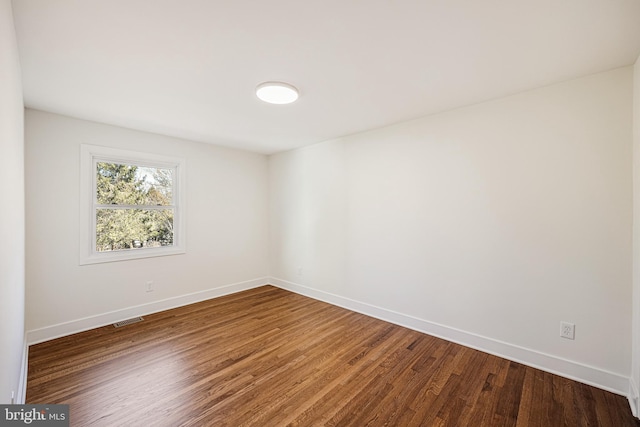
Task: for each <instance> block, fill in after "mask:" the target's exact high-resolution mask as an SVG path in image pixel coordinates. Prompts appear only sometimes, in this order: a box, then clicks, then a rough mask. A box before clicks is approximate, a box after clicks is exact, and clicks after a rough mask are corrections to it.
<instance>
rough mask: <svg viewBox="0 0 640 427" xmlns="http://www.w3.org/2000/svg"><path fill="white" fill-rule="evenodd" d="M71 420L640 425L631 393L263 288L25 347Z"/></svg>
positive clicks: (32, 367) (39, 381) (32, 379)
mask: <svg viewBox="0 0 640 427" xmlns="http://www.w3.org/2000/svg"><path fill="white" fill-rule="evenodd" d="M27 401H28V403H51V404H55V403H66V404H70V405H71V406H70V411H71V415H70V417H71V425H72V426H109V427H114V426H147V427H157V426H172V427H173V426H285V425H292V426H367V425H370V426H518V427H520V426H545V427H549V426H612V427H622V426H640V423H639V422H638V421H637V420H635V418H633V416H632V415H631V411H630V409H629V404H628V403H627V400H626V398H624V397H622V396H618V395H615V394H612V393H609V392H606V391H603V390H600V389H597V388H594V387H590V386H587V385H584V384H581V383H578V382H575V381H571V380H568V379H565V378H561V377H558V376H556V375H552V374H549V373H546V372H542V371H539V370H536V369H533V368H530V367H527V366H524V365H521V364H518V363H514V362H510V361H508V360H505V359H501V358H499V357H495V356H491V355H488V354H486V353H482V352H480V351H476V350H472V349H469V348H466V347H463V346H461V345H457V344H453V343H450V342H447V341H444V340H441V339H438V338H434V337H431V336H428V335H425V334H421V333H419V332H415V331H412V330H410V329H405V328H402V327H399V326H395V325H392V324H389V323H386V322H383V321H380V320H377V319H373V318H370V317H367V316H364V315H361V314H358V313H354V312H351V311H348V310H344V309H342V308H339V307H335V306H332V305H329V304H325V303H322V302H319V301H315V300H313V299H309V298H305V297H303V296H300V295H297V294H293V293H290V292H287V291H284V290H281V289H278V288H275V287H271V286H264V287H261V288H258V289H253V290H250V291H246V292H241V293H237V294H233V295H229V296H226V297H222V298H218V299H214V300H210V301H205V302H202V303H198V304H193V305H190V306H187V307H182V308H178V309H174V310H169V311H164V312H161V313H156V314H153V315H149V316H145V320H144V322H140V323H136V324H132V325H128V326H125V327H122V328H118V329H116V328H113V327H112V326H105V327H102V328H98V329H94V330H91V331H87V332H83V333H79V334H75V335H72V336H68V337H64V338H60V339H57V340H53V341H49V342H46V343H42V344H37V345H34V346H31V348H30V350H29V377H28V387H27Z"/></svg>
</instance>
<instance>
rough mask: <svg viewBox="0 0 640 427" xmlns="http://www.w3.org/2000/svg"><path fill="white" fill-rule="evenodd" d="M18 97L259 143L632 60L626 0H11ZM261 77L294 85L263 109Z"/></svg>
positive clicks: (305, 138) (212, 139)
mask: <svg viewBox="0 0 640 427" xmlns="http://www.w3.org/2000/svg"><path fill="white" fill-rule="evenodd" d="M13 8H14V15H15V25H16V32H17V36H18V46H19V49H20V55H21V64H22V73H23V84H24V97H25V104H26V106H27V107H31V108H36V109H40V110H45V111H51V112H55V113H60V114H65V115H69V116H74V117H79V118H83V119H88V120H95V121H99V122H103V123H108V124H114V125H119V126H124V127H129V128H133V129H139V130H144V131H149V132H156V133H161V134H165V135H171V136H177V137H181V138H186V139H191V140H196V141H202V142H208V143H213V144H219V145H226V146H231V147H236V148H241V149H246V150H252V151H257V152H261V153H274V152H278V151H282V150H287V149H292V148H296V147H301V146H304V145H307V144H312V143H315V142H319V141H323V140H326V139H331V138H336V137H339V136H344V135H348V134H351V133H355V132H359V131H363V130H368V129H372V128H377V127H381V126H384V125H388V124H392V123H396V122H400V121H404V120H408V119H412V118H416V117H420V116H423V115H427V114H432V113H435V112H440V111H444V110H449V109H452V108H456V107H459V106H462V105H468V104H473V103H477V102H481V101H484V100H488V99H492V98H497V97H501V96H504V95H509V94H513V93H516V92H520V91H523V90H527V89H531V88H534V87H538V86H542V85H547V84H550V83H554V82H558V81H562V80H566V79H569V78H573V77H578V76H584V75H588V74H592V73H596V72H600V71H605V70H609V69H613V68H617V67H620V66H625V65H629V64H632V63H634V62H635V60H636V58H637V57H638V55H640V0H534V1H524V0H483V1H478V0H413V1H407V0H395V1H394V0H323V1H317V0H269V1H255V0H254V1H249V0H227V1H222V0H103V1H98V0H92V1H86V0H84V1H83V0H14V1H13ZM267 80H279V81H285V82H289V83H291V84H293V85H295V86H297V87H298V88H299V89H300V92H301V97H300V99H299V100H298V101H297V102H296V103H294V104H291V105H268V104H265V103H263V102H262V101H260V100H258V99H257V98H256V97H255V95H254V89H255V87H256V85H257V84H258V83H261V82H263V81H267Z"/></svg>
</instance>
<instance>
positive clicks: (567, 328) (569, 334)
mask: <svg viewBox="0 0 640 427" xmlns="http://www.w3.org/2000/svg"><path fill="white" fill-rule="evenodd" d="M560 336H561V337H562V338H567V339H569V340H573V339H575V338H576V325H574V324H573V323H569V322H560Z"/></svg>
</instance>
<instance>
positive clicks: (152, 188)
mask: <svg viewBox="0 0 640 427" xmlns="http://www.w3.org/2000/svg"><path fill="white" fill-rule="evenodd" d="M173 172H174V171H173V169H165V168H151V167H142V166H137V165H132V164H120V163H106V162H98V163H97V165H96V196H97V203H98V204H101V205H154V206H167V205H171V204H173V203H172V199H173V191H172V190H173Z"/></svg>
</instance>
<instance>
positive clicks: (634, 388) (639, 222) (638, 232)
mask: <svg viewBox="0 0 640 427" xmlns="http://www.w3.org/2000/svg"><path fill="white" fill-rule="evenodd" d="M633 69H634V72H633V328H632V332H633V334H632V336H633V339H632V345H633V351H632V357H631V360H632V366H631V372H632V373H631V390H630V393H629V394H630V397H631V407H632V408H633V410H634V411H635V415H636V416H638V415H640V398H639V395H638V394H639V391H640V57H639V58H638V60H637V61H636V64H635V66H634V68H633Z"/></svg>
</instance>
